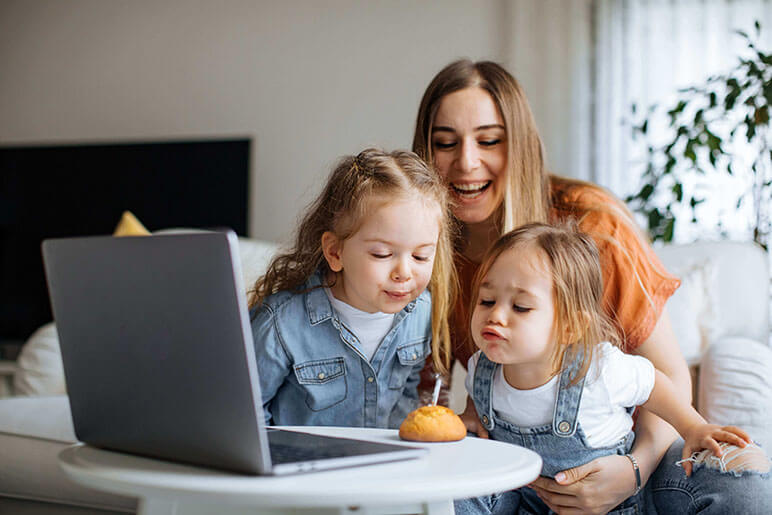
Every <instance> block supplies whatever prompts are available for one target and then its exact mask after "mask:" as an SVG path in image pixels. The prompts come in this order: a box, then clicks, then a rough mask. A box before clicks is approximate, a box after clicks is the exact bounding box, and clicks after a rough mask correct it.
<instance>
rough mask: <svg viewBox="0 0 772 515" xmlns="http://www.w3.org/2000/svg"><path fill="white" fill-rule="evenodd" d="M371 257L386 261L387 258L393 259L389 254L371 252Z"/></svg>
mask: <svg viewBox="0 0 772 515" xmlns="http://www.w3.org/2000/svg"><path fill="white" fill-rule="evenodd" d="M370 255H371V256H373V257H374V258H376V259H386V258H387V257H391V254H388V253H383V254H382V253H379V252H371V253H370Z"/></svg>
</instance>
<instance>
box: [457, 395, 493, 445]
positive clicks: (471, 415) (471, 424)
mask: <svg viewBox="0 0 772 515" xmlns="http://www.w3.org/2000/svg"><path fill="white" fill-rule="evenodd" d="M459 417H461V420H462V421H463V422H464V425H465V426H466V430H467V431H469V432H472V433H474V434H476V435H477V436H478V437H480V438H488V430H487V429H485V426H483V425H482V422H480V417H479V416H478V415H477V409H476V408H475V407H474V402H473V401H472V399H471V398H470V397H467V398H466V408H465V409H464V412H463V413H462V414H461V415H459Z"/></svg>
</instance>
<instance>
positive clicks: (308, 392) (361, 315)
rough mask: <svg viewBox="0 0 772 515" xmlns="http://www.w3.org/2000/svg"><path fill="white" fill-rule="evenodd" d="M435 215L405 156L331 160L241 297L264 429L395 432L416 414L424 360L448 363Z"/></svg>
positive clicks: (426, 182)
mask: <svg viewBox="0 0 772 515" xmlns="http://www.w3.org/2000/svg"><path fill="white" fill-rule="evenodd" d="M446 210H447V193H446V190H445V187H444V185H443V184H442V182H441V180H440V179H439V177H438V176H436V175H435V174H434V172H433V171H432V170H430V169H429V168H428V167H427V166H426V164H425V163H424V162H423V161H422V160H421V159H420V158H419V157H418V156H416V155H415V154H413V153H412V152H404V151H402V152H399V151H398V152H392V153H385V152H382V151H379V150H375V149H368V150H364V151H362V152H361V153H360V154H359V155H357V156H349V157H346V158H344V159H343V160H342V161H341V162H340V164H339V165H338V166H337V167H336V168H335V170H334V171H333V172H332V174H331V175H330V177H329V179H328V180H327V185H326V186H325V188H324V190H323V191H322V193H321V195H320V196H319V197H318V198H317V199H316V201H314V203H313V204H312V205H311V206H310V208H309V209H308V211H307V213H306V214H305V217H304V218H303V220H302V222H301V223H300V227H299V228H298V232H297V238H296V240H295V245H294V248H292V249H291V250H290V251H289V252H287V253H286V254H282V255H279V256H277V257H276V258H274V259H273V260H272V262H271V263H270V265H269V267H268V271H267V272H266V274H265V275H264V276H263V277H261V278H260V279H259V280H258V281H257V283H256V284H255V291H254V294H253V295H252V297H251V299H250V307H251V308H252V309H253V321H252V333H253V335H254V339H255V349H256V355H257V362H258V366H259V368H260V388H261V392H262V397H263V399H262V402H263V410H264V414H265V419H266V422H267V423H270V424H276V425H346V426H359V427H398V426H399V424H400V423H401V422H402V419H403V418H404V417H405V416H406V415H407V413H408V412H410V411H411V410H413V409H415V408H416V407H417V398H418V397H417V391H416V387H417V384H418V380H419V374H420V371H421V368H422V367H423V363H424V361H425V360H426V357H427V356H428V355H429V353H430V352H432V351H433V352H432V353H433V363H434V365H435V366H437V367H439V368H442V369H444V367H445V365H446V364H447V356H448V350H447V349H448V346H449V327H448V322H447V319H448V313H449V309H450V306H451V303H452V300H453V291H454V290H453V285H454V284H455V276H454V269H453V262H452V250H451V244H450V241H451V237H450V230H449V226H448V215H447V214H446ZM443 358H444V359H443Z"/></svg>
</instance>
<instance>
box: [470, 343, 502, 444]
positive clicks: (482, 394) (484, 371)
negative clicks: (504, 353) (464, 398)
mask: <svg viewBox="0 0 772 515" xmlns="http://www.w3.org/2000/svg"><path fill="white" fill-rule="evenodd" d="M496 366H497V365H496V363H494V362H492V361H491V360H489V359H488V358H486V357H485V354H483V353H482V352H481V353H480V359H478V360H477V366H476V367H475V370H474V387H473V392H474V394H473V395H472V400H473V401H474V405H475V408H477V416H479V417H480V422H482V425H483V426H484V427H485V429H487V430H488V431H492V430H493V426H494V425H495V424H494V422H493V399H492V397H493V376H494V373H495V372H496Z"/></svg>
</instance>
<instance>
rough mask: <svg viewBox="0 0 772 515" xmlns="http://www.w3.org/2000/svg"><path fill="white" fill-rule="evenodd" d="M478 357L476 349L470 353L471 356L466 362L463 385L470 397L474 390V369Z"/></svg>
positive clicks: (478, 353) (478, 352)
mask: <svg viewBox="0 0 772 515" xmlns="http://www.w3.org/2000/svg"><path fill="white" fill-rule="evenodd" d="M479 359H480V351H479V350H478V351H477V352H475V353H474V354H472V357H470V358H469V361H468V362H467V363H466V379H465V380H464V386H465V387H466V393H468V394H469V397H472V393H473V391H474V369H475V368H477V361H479Z"/></svg>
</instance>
